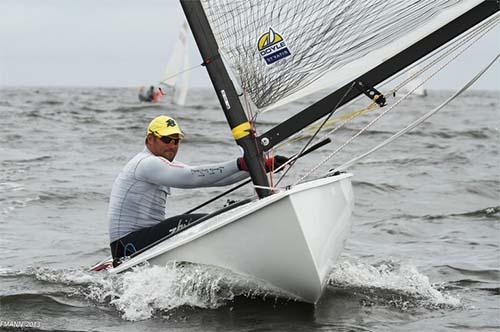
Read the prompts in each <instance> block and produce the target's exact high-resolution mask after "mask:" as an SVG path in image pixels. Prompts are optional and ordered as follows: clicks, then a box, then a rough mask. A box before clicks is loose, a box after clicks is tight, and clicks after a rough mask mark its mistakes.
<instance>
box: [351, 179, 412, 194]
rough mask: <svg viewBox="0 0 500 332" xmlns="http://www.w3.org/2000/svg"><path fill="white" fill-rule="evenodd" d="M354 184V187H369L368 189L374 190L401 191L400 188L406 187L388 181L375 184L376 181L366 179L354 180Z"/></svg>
mask: <svg viewBox="0 0 500 332" xmlns="http://www.w3.org/2000/svg"><path fill="white" fill-rule="evenodd" d="M352 184H353V186H354V187H362V188H367V189H368V190H370V191H374V192H391V191H400V190H403V189H404V188H403V187H402V186H398V185H394V184H388V183H378V184H375V183H371V182H364V181H352Z"/></svg>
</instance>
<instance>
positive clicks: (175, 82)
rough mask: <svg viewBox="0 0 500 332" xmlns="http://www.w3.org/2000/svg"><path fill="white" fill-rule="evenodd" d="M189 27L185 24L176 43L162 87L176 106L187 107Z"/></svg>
mask: <svg viewBox="0 0 500 332" xmlns="http://www.w3.org/2000/svg"><path fill="white" fill-rule="evenodd" d="M188 33H189V27H188V24H187V22H184V23H183V24H182V27H181V31H180V33H179V38H178V39H177V42H176V43H175V45H174V47H173V49H172V53H171V55H170V59H169V61H168V63H167V68H166V69H165V75H164V77H165V78H164V79H163V80H162V81H161V82H160V86H163V87H164V88H165V90H166V91H165V92H166V94H167V99H168V98H169V97H170V96H171V99H170V100H171V101H172V103H173V104H176V105H181V106H182V105H185V103H186V97H187V92H188V80H189V59H188V48H187V36H188Z"/></svg>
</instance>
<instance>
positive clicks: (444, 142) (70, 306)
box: [0, 87, 500, 331]
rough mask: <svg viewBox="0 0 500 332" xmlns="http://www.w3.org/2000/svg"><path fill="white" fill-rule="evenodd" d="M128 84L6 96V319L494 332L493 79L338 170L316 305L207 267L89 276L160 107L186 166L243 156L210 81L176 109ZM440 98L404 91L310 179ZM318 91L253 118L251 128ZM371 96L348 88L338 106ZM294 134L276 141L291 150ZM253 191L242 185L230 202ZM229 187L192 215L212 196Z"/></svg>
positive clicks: (496, 189)
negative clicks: (325, 273)
mask: <svg viewBox="0 0 500 332" xmlns="http://www.w3.org/2000/svg"><path fill="white" fill-rule="evenodd" d="M136 92H137V91H135V89H127V88H117V89H111V88H109V89H102V88H54V87H51V88H5V89H3V90H1V91H0V96H1V98H0V119H1V120H0V127H1V128H0V232H1V233H0V234H1V235H0V240H1V241H0V249H1V254H2V259H1V261H0V286H1V287H0V324H1V327H0V329H4V330H19V326H24V327H26V328H31V329H33V330H42V331H45V330H58V331H90V330H91V331H160V330H161V331H164V330H175V331H250V330H252V331H253V330H261V331H268V330H269V331H327V330H335V331H389V330H391V331H424V330H433V331H457V330H458V331H461V330H464V331H478V330H481V331H494V330H498V329H500V319H499V317H500V315H499V312H500V298H499V295H500V293H499V289H500V288H499V286H500V251H499V246H500V230H499V228H500V222H499V221H500V171H499V169H500V167H499V165H500V157H499V151H500V132H499V130H500V110H499V109H500V108H499V105H500V99H499V94H498V92H484V91H483V92H481V91H475V92H467V93H466V94H464V95H462V96H461V97H460V98H458V99H456V100H455V101H454V102H453V103H452V104H450V105H448V106H447V107H446V108H445V109H444V110H442V111H441V112H440V113H438V114H437V115H435V116H434V117H432V118H431V119H430V120H428V121H426V122H425V123H423V124H422V125H421V126H419V127H417V128H416V129H414V130H413V131H411V132H410V133H409V134H407V135H405V136H403V137H401V138H400V139H398V140H397V141H395V142H394V143H392V144H391V145H389V146H387V147H385V148H384V149H381V150H379V151H377V152H376V153H375V154H372V155H370V156H369V157H367V158H366V159H363V160H361V161H360V162H359V163H357V164H355V165H353V166H352V167H350V169H349V172H351V173H353V174H354V176H353V189H354V194H355V208H354V214H353V218H352V221H353V227H352V234H351V237H350V239H349V240H348V242H347V244H346V248H345V250H344V251H343V254H342V255H341V257H340V259H339V260H338V262H337V264H336V265H335V266H334V267H333V269H332V272H331V274H330V276H329V280H328V286H327V288H326V290H325V292H324V295H323V296H322V298H321V299H320V301H319V302H318V303H317V305H316V306H313V305H310V304H305V303H301V302H297V301H295V300H292V299H287V298H286V297H283V296H282V295H280V294H279V292H277V291H276V290H274V289H272V288H269V287H267V286H265V285H262V284H260V283H259V282H257V281H254V280H249V279H247V278H243V277H241V276H238V275H233V274H231V273H227V271H221V270H219V269H217V268H214V267H206V266H200V265H176V264H169V265H167V266H162V267H158V266H142V267H139V268H136V269H135V270H133V271H129V272H127V273H123V274H121V275H109V274H107V273H91V272H88V268H89V267H90V266H91V265H93V264H94V263H96V262H97V261H99V260H100V259H102V258H104V257H106V256H107V255H108V254H109V246H108V243H109V241H108V233H107V230H108V228H107V220H106V208H107V202H108V197H109V193H110V191H111V186H112V183H113V181H114V178H115V177H116V175H117V174H118V172H119V171H120V169H121V168H122V167H123V165H124V164H125V163H126V162H127V161H128V160H129V159H130V158H132V157H133V156H134V155H135V154H136V153H137V152H138V151H140V150H141V149H142V148H143V145H144V137H145V134H146V130H145V128H146V126H147V124H148V123H149V121H150V120H151V119H152V118H153V117H155V116H157V115H160V114H167V115H169V116H172V117H174V118H176V119H177V120H178V121H179V123H180V124H181V126H182V128H183V130H184V131H185V133H186V139H185V140H184V141H183V142H182V143H181V145H180V152H179V154H178V157H177V159H179V160H180V161H183V162H185V163H188V164H193V165H196V164H209V163H215V162H221V161H226V160H230V159H235V158H236V157H237V156H239V155H240V153H241V152H240V150H239V148H238V147H237V146H236V145H235V144H234V142H233V141H232V139H231V135H230V130H229V128H228V126H227V124H226V122H225V120H224V115H223V113H222V112H221V111H220V107H219V105H218V102H217V99H216V97H215V95H214V94H213V92H211V91H210V90H208V89H207V90H203V89H201V90H199V91H194V92H193V91H192V92H191V93H190V98H189V100H188V105H187V106H185V107H178V106H173V105H170V104H169V102H168V96H167V98H166V100H165V101H164V102H162V103H158V104H147V103H142V104H141V103H139V102H138V101H137V100H136ZM451 93H452V92H451V91H430V92H429V95H428V96H427V97H424V98H422V97H410V98H408V99H407V100H405V101H404V102H403V103H402V104H401V106H399V107H397V108H395V109H394V110H393V111H391V112H390V113H389V114H388V115H387V116H386V117H385V118H382V119H381V120H380V121H378V122H377V123H376V124H375V125H374V126H372V127H370V128H368V129H367V130H366V131H365V132H364V133H363V134H362V135H360V136H359V137H358V138H357V139H356V140H355V141H353V143H352V144H350V145H348V146H347V147H346V148H345V149H343V150H342V151H341V152H339V153H337V154H335V156H333V157H332V158H331V159H330V161H329V162H327V163H326V164H325V165H324V166H323V167H320V168H319V170H318V171H317V172H316V173H315V174H314V175H313V176H319V175H321V174H324V173H325V172H326V171H328V169H330V168H333V167H335V166H337V165H340V164H342V162H345V161H347V160H349V159H351V158H352V157H354V156H356V155H359V154H361V153H363V152H365V151H367V150H369V149H370V148H371V147H373V146H374V145H376V144H377V143H379V142H381V141H382V140H384V139H386V138H387V137H389V136H390V135H391V134H392V133H394V132H395V131H397V130H399V129H401V128H403V127H404V126H406V124H408V123H409V122H411V121H412V120H413V119H415V118H417V117H418V116H419V115H422V114H423V113H425V112H427V111H429V110H430V109H432V108H434V107H436V106H437V105H439V104H440V103H441V102H442V101H443V100H444V99H446V98H447V97H448V96H449V95H450V94H451ZM396 98H397V97H396ZM312 100H313V98H312V97H310V98H309V99H306V100H302V101H297V102H294V103H292V104H290V105H288V106H287V107H285V108H281V109H278V110H277V111H276V112H274V113H270V114H269V115H267V114H264V115H261V116H259V117H258V119H257V121H258V123H259V127H258V130H259V132H260V133H262V132H264V131H265V130H267V129H270V128H272V127H273V126H275V125H276V124H277V123H279V121H281V119H286V118H288V117H289V116H290V115H291V114H293V113H294V112H296V111H298V110H300V109H302V108H304V106H305V105H307V104H308V103H310V102H312ZM369 103H370V102H369V100H367V99H365V98H360V99H358V100H357V101H356V102H355V103H353V104H351V105H349V106H348V107H347V108H346V109H345V110H344V112H346V113H349V112H352V111H356V110H359V109H362V108H364V107H365V106H367V105H368V104H369ZM379 112H380V110H374V111H372V112H370V113H368V114H365V115H364V116H362V117H359V118H357V119H356V120H355V121H352V122H349V123H346V124H345V125H343V126H342V127H341V128H339V129H337V130H336V131H335V132H334V134H333V136H332V139H333V143H331V144H329V145H328V146H326V147H325V148H323V149H321V150H318V151H317V152H315V153H312V154H311V155H309V156H308V157H307V158H303V159H302V160H300V161H299V162H298V163H297V164H296V165H295V166H294V168H293V169H292V170H291V171H290V172H289V176H287V178H286V179H285V180H284V182H283V184H284V185H286V184H291V183H293V182H294V181H295V180H297V179H298V178H300V177H301V176H302V175H304V174H306V173H307V172H308V171H309V170H310V169H311V168H312V167H314V166H315V165H316V164H317V163H318V162H320V161H321V160H323V159H325V158H327V157H329V155H330V154H331V153H332V152H333V151H334V150H335V149H336V148H337V147H339V146H340V145H342V144H343V143H344V142H345V141H347V139H349V137H351V136H352V135H353V134H355V133H356V132H357V131H358V130H360V129H362V128H363V127H365V126H366V125H367V124H368V123H369V122H370V121H371V120H373V119H374V118H375V117H376V116H377V115H378V114H379ZM305 142H306V141H305V140H302V141H299V142H297V143H295V144H290V145H285V146H282V147H281V148H280V149H279V150H277V151H275V153H279V154H284V155H291V154H293V153H296V152H297V151H299V150H300V149H301V147H302V145H303V144H304V143H305ZM223 190H224V188H205V189H197V190H180V189H174V190H173V196H172V197H170V198H169V201H168V209H167V213H168V215H175V214H178V213H182V212H184V211H186V210H188V209H189V208H190V207H193V206H195V205H197V204H199V203H201V202H203V201H205V200H207V199H208V198H210V197H213V196H214V195H216V194H218V193H220V192H222V191H223ZM252 194H253V192H252V190H251V189H250V188H245V189H243V190H239V191H237V192H235V193H234V194H232V195H231V196H230V197H227V198H231V199H235V200H239V199H243V198H246V197H248V196H249V195H252ZM227 198H224V199H221V200H219V201H217V202H215V203H214V204H212V205H210V206H207V207H206V208H204V209H203V210H202V212H210V211H212V210H214V209H217V208H220V207H222V206H223V205H224V203H225V200H226V199H227ZM290 245H293V243H291V244H290ZM269 254H270V255H272V253H269ZM16 324H17V325H16ZM22 324H24V325H22Z"/></svg>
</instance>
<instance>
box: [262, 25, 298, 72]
mask: <svg viewBox="0 0 500 332" xmlns="http://www.w3.org/2000/svg"><path fill="white" fill-rule="evenodd" d="M257 48H258V49H259V53H260V55H261V56H262V57H263V58H264V61H266V64H268V65H270V64H272V63H274V62H276V61H278V60H281V59H283V58H286V57H287V56H290V55H292V54H291V53H290V50H289V49H288V47H287V45H286V42H285V40H284V39H283V37H281V35H280V34H279V33H277V32H275V31H274V30H273V29H272V28H269V32H266V33H265V34H263V35H262V36H260V37H259V41H258V43H257Z"/></svg>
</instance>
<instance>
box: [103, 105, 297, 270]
mask: <svg viewBox="0 0 500 332" xmlns="http://www.w3.org/2000/svg"><path fill="white" fill-rule="evenodd" d="M183 138H184V133H183V132H182V130H181V128H180V126H179V124H178V123H177V121H175V120H174V119H172V118H170V117H168V116H164V115H162V116H158V117H156V118H155V119H153V120H152V121H151V123H150V124H149V126H148V128H147V133H146V140H145V145H146V146H145V147H144V150H143V151H141V152H139V153H138V154H137V155H136V156H135V157H134V158H132V159H131V160H130V161H129V162H128V163H127V164H126V165H125V167H124V168H123V169H122V171H121V172H120V174H119V175H118V177H117V178H116V180H115V182H114V184H113V189H112V191H111V197H110V202H109V208H108V219H109V235H110V243H111V244H110V246H111V253H112V255H113V258H114V259H115V262H116V261H117V259H119V258H121V257H124V256H129V255H131V254H133V253H134V252H135V251H138V250H141V249H142V248H145V247H146V246H148V245H149V244H151V243H154V242H156V241H158V240H160V239H162V238H163V237H165V236H167V235H169V234H173V233H175V232H177V231H179V230H180V229H182V228H185V227H186V226H187V225H189V224H190V223H192V222H193V221H195V220H196V219H198V218H201V217H202V216H204V214H184V215H179V216H175V217H171V218H168V219H165V213H166V211H165V208H166V202H167V198H168V195H170V188H171V187H174V188H198V187H213V186H225V185H229V184H233V183H235V182H238V181H240V180H243V179H244V178H246V177H248V173H247V171H248V169H247V167H246V164H245V161H244V159H243V158H241V157H240V158H237V159H233V160H230V161H227V162H223V163H219V164H212V165H203V166H189V165H186V164H183V163H181V162H178V161H174V159H175V156H176V155H177V151H178V149H179V145H180V143H181V140H182V139H183ZM287 160H288V159H287V158H286V157H282V156H275V157H271V158H268V159H266V170H267V171H270V170H272V169H276V168H278V167H280V166H281V165H282V164H283V163H285V162H286V161H287Z"/></svg>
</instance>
